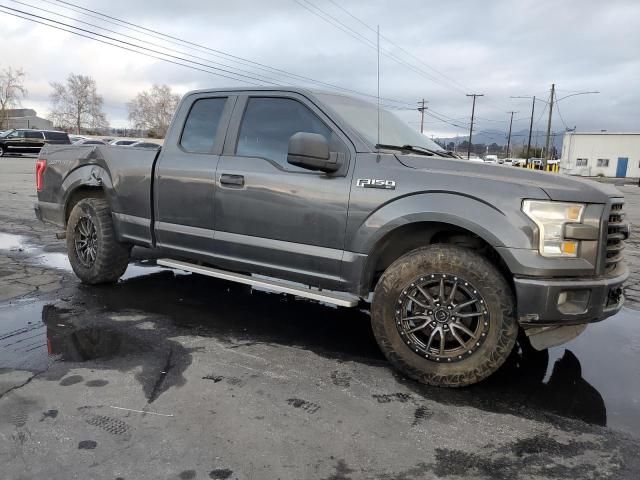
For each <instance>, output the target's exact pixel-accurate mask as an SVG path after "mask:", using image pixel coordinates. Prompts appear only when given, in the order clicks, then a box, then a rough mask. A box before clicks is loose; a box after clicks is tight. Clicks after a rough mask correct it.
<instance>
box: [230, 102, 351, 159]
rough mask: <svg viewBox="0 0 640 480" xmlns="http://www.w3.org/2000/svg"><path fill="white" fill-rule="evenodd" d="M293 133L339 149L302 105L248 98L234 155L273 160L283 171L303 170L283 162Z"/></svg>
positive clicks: (334, 149) (319, 122)
mask: <svg viewBox="0 0 640 480" xmlns="http://www.w3.org/2000/svg"><path fill="white" fill-rule="evenodd" d="M297 132H308V133H319V134H320V135H322V136H324V137H325V138H326V139H327V141H328V142H329V148H330V150H331V151H342V150H343V149H344V147H343V146H341V145H340V146H338V145H337V144H338V143H341V141H340V140H338V139H337V138H336V137H335V135H334V134H333V132H332V131H331V129H330V128H329V127H327V126H326V125H325V123H324V122H323V121H322V120H320V119H319V118H318V117H317V116H316V115H315V113H313V112H312V111H311V110H309V109H308V108H307V107H306V106H305V105H303V104H302V103H300V102H298V101H297V100H292V99H290V98H259V97H254V98H250V99H249V102H248V103H247V108H246V110H245V112H244V117H243V119H242V125H241V127H240V134H239V136H238V146H237V148H236V155H238V156H244V157H262V158H266V159H269V160H273V161H275V162H277V163H279V164H280V165H282V166H284V167H285V168H286V169H287V170H304V169H299V168H298V167H294V166H292V165H289V164H288V163H287V153H288V151H289V139H290V138H291V135H293V134H294V133H297Z"/></svg>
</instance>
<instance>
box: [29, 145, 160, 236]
mask: <svg viewBox="0 0 640 480" xmlns="http://www.w3.org/2000/svg"><path fill="white" fill-rule="evenodd" d="M158 154H159V150H158V151H154V150H149V149H144V148H135V147H125V146H111V145H87V146H73V145H64V146H46V147H45V148H43V149H42V151H41V152H40V156H39V159H41V160H42V159H45V160H46V168H45V170H44V174H43V183H42V190H41V191H40V192H39V200H40V208H41V209H43V210H49V212H47V213H49V214H50V215H46V218H49V219H55V220H54V223H56V224H58V225H60V226H63V225H64V223H65V214H68V212H67V203H68V202H69V198H68V196H67V195H66V193H67V192H69V191H73V190H75V189H76V188H77V186H78V185H83V188H84V189H86V188H92V187H96V188H98V187H100V188H102V189H103V190H104V192H105V194H106V195H107V197H108V198H109V201H110V204H111V206H112V211H113V215H114V217H116V219H117V222H116V223H118V224H119V225H120V226H121V228H120V231H119V236H121V237H122V238H123V239H125V238H130V239H134V238H135V239H136V240H139V241H143V242H144V243H149V242H150V241H151V183H152V182H151V179H152V173H153V164H154V161H155V159H156V157H157V156H158ZM65 199H66V202H65Z"/></svg>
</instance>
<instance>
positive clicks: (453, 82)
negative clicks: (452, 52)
mask: <svg viewBox="0 0 640 480" xmlns="http://www.w3.org/2000/svg"><path fill="white" fill-rule="evenodd" d="M329 2H331V3H332V4H333V5H335V6H336V7H338V8H339V9H340V10H342V11H343V12H344V13H346V14H347V15H348V16H350V17H351V18H353V19H354V20H356V21H357V22H358V23H360V24H361V25H363V26H364V27H366V28H367V29H369V30H371V31H374V29H373V27H372V26H371V25H369V24H368V23H366V22H365V21H364V20H362V19H360V18H358V17H357V16H355V15H354V14H353V13H351V12H350V11H349V10H347V9H346V8H344V7H343V6H342V5H340V4H338V3H337V2H335V1H334V0H329ZM380 38H382V39H384V40H385V41H387V42H388V43H390V44H391V45H393V46H394V47H396V48H397V49H398V50H400V51H401V52H403V53H404V54H405V55H408V56H409V57H412V58H413V59H414V60H416V61H417V62H419V63H420V64H422V65H424V66H425V67H426V68H428V69H429V70H432V71H433V72H435V73H436V74H438V75H440V76H442V77H443V78H444V79H445V80H447V82H450V83H451V84H454V85H458V86H459V87H460V89H458V88H457V87H455V88H456V89H458V90H459V91H460V92H461V93H464V92H465V91H468V90H469V89H468V88H467V87H465V86H464V85H462V84H460V83H458V82H457V81H456V80H454V79H453V78H451V77H449V76H447V75H445V74H444V73H442V72H441V71H439V70H437V69H436V68H434V67H432V66H431V65H429V64H427V63H425V62H424V61H423V60H422V59H420V58H419V57H417V56H415V55H414V54H412V53H411V52H409V51H407V50H405V49H404V48H402V47H401V46H400V45H398V44H397V43H395V42H394V41H393V40H391V39H390V38H389V37H386V36H384V35H380Z"/></svg>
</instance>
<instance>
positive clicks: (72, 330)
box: [0, 302, 191, 403]
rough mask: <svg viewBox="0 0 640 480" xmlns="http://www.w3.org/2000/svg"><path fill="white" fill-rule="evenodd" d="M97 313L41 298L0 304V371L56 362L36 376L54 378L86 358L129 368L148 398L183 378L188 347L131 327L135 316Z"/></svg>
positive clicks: (95, 366) (95, 365) (96, 365)
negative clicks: (123, 319)
mask: <svg viewBox="0 0 640 480" xmlns="http://www.w3.org/2000/svg"><path fill="white" fill-rule="evenodd" d="M98 317H99V315H96V312H91V313H90V314H87V312H86V311H85V310H84V309H75V308H61V307H58V306H56V305H53V304H50V303H44V302H35V303H31V304H27V303H24V302H22V303H21V302H16V303H15V304H9V305H3V306H0V373H1V372H2V371H3V370H13V369H15V370H28V371H32V372H43V371H45V370H47V368H49V367H51V365H52V364H53V363H56V364H57V365H58V367H60V368H57V370H56V373H55V374H54V375H51V370H49V372H48V373H47V376H43V377H41V378H44V379H48V380H54V381H58V380H60V379H61V378H63V377H64V376H65V375H67V374H68V373H69V370H70V369H71V368H74V367H75V366H77V364H78V363H84V362H91V366H90V367H89V368H91V369H92V371H97V370H101V369H105V370H119V371H121V372H130V371H132V370H133V371H135V373H134V377H135V379H136V380H137V381H138V382H140V384H141V385H142V389H143V391H144V393H145V396H146V397H147V400H148V402H149V403H151V402H153V401H154V400H156V399H157V398H158V397H159V396H160V395H161V394H162V393H163V392H164V391H166V390H167V389H169V388H171V387H172V386H179V385H183V384H184V383H185V382H186V380H185V378H184V376H183V373H184V371H185V370H186V369H187V367H188V366H189V365H190V364H191V352H190V350H188V349H186V348H184V347H183V346H182V345H180V344H179V343H177V342H176V341H174V340H172V339H169V338H166V337H159V336H158V334H157V332H156V331H155V330H153V329H146V330H145V329H139V328H136V323H140V322H141V321H142V320H138V321H137V322H136V317H135V316H132V317H131V318H132V319H133V321H131V322H118V321H104V319H103V320H100V319H99V318H98ZM140 317H142V318H145V317H144V316H138V319H139V318H140ZM167 358H168V359H169V361H167V360H166V359H167ZM159 372H160V376H158V373H159ZM78 378H79V379H80V381H82V377H80V376H78ZM74 383H78V382H74ZM60 384H61V385H64V384H63V383H60ZM103 384H106V382H105V383H103V381H102V380H98V381H96V382H93V384H92V383H91V382H87V383H86V386H88V387H95V386H102V385H103ZM68 385H72V384H71V383H69V384H68ZM65 386H66V385H65Z"/></svg>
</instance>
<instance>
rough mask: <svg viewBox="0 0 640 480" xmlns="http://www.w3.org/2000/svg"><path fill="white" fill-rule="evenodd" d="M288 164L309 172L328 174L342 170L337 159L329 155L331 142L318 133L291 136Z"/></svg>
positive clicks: (301, 133)
mask: <svg viewBox="0 0 640 480" xmlns="http://www.w3.org/2000/svg"><path fill="white" fill-rule="evenodd" d="M287 162H288V163H290V164H291V165H295V166H296V167H301V168H306V169H307V170H319V171H321V172H328V173H331V172H335V171H337V170H339V169H340V163H338V161H337V157H336V156H332V155H330V154H329V142H327V139H326V138H324V137H323V136H322V135H320V134H318V133H308V132H298V133H294V134H293V135H291V138H290V139H289V152H288V153H287Z"/></svg>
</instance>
